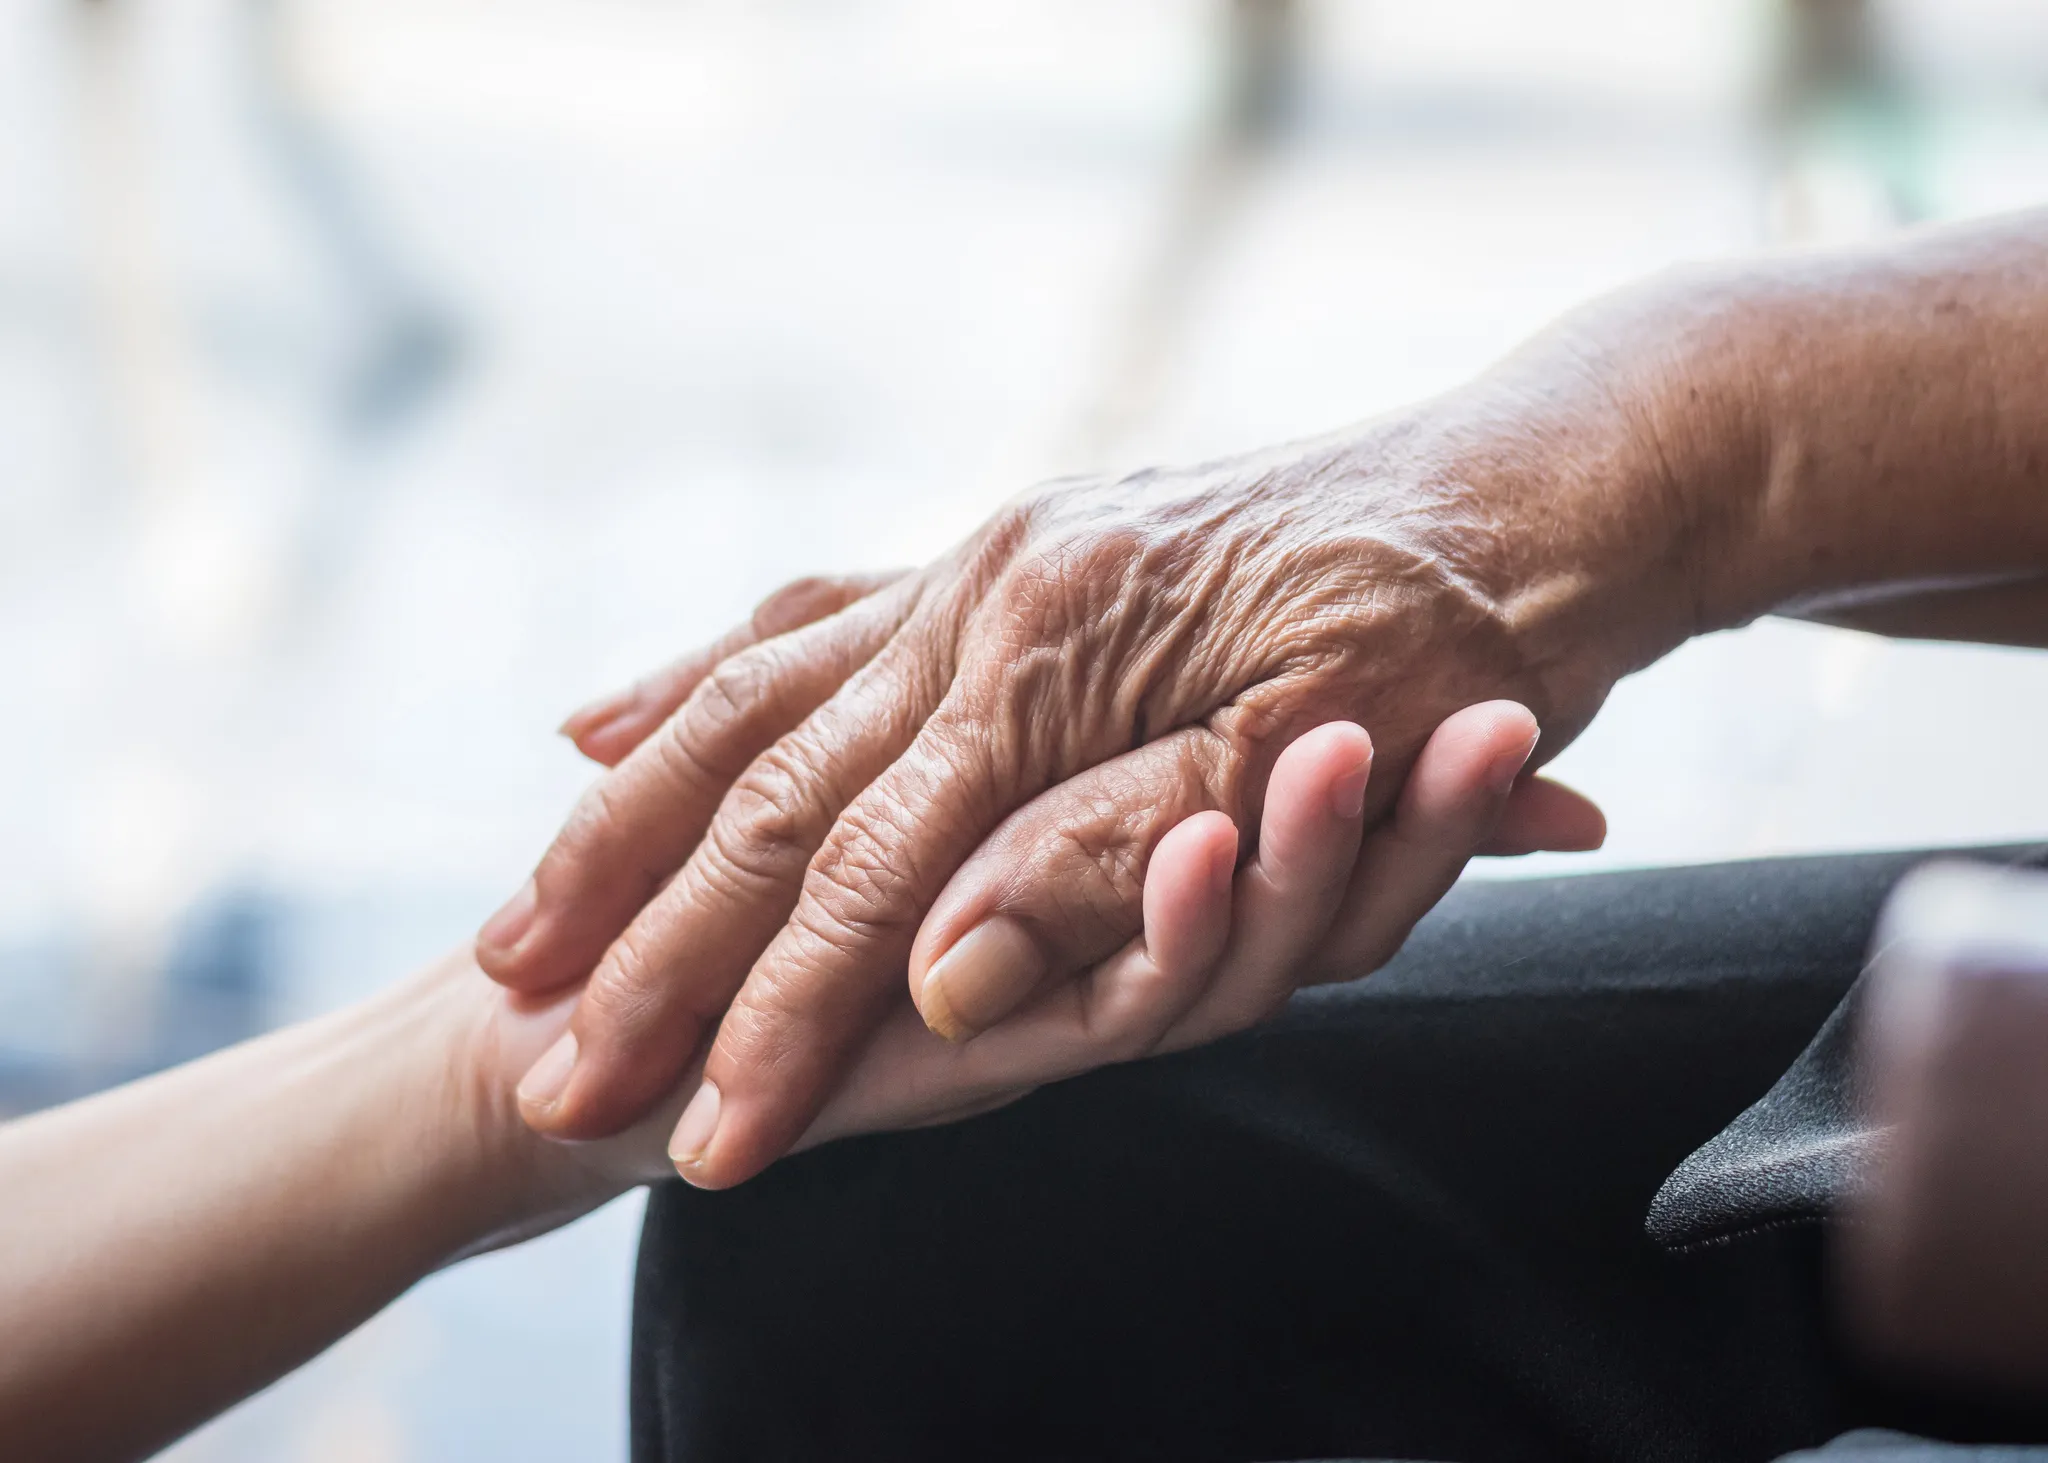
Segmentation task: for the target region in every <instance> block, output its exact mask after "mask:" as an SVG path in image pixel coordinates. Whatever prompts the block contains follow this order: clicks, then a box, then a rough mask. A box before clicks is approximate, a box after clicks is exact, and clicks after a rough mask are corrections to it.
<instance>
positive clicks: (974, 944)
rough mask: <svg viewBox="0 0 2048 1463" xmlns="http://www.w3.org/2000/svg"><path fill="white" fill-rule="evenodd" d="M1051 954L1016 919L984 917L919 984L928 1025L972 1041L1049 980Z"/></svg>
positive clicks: (921, 1008)
mask: <svg viewBox="0 0 2048 1463" xmlns="http://www.w3.org/2000/svg"><path fill="white" fill-rule="evenodd" d="M1045 970H1046V961H1045V953H1044V952H1043V951H1042V950H1040V949H1039V947H1038V942H1037V941H1036V940H1034V939H1032V938H1031V935H1030V933H1029V932H1028V931H1026V930H1025V928H1024V926H1022V925H1021V924H1019V923H1018V922H1017V921H1016V920H1013V919H1008V918H1005V917H1004V916H1002V915H997V916H996V917H995V918H993V919H986V920H983V921H982V922H981V923H980V924H978V925H976V926H975V927H974V928H973V929H971V930H969V931H968V932H967V933H966V934H964V935H962V936H961V937H960V939H959V940H958V941H957V942H956V943H955V944H954V945H953V948H952V949H950V950H948V951H947V952H946V953H945V954H943V955H941V956H940V957H939V958H938V959H937V960H935V961H934V962H932V968H931V969H930V970H928V971H926V972H925V977H924V984H923V985H921V986H920V987H919V988H918V995H917V1009H918V1012H919V1014H921V1015H922V1016H923V1017H924V1024H925V1025H927V1026H929V1027H930V1028H931V1029H932V1030H933V1031H936V1032H937V1033H938V1034H939V1035H940V1036H943V1037H945V1038H946V1040H948V1041H956V1042H957V1041H968V1040H971V1039H972V1038H974V1037H975V1036H978V1035H979V1034H981V1033H982V1032H984V1031H986V1030H988V1028H989V1027H991V1026H993V1025H995V1024H996V1022H998V1021H1000V1020H1002V1019H1003V1017H1005V1016H1007V1015H1009V1014H1010V1012H1012V1011H1014V1010H1015V1009H1016V1008H1017V1006H1018V1004H1019V1003H1020V1002H1021V1001H1023V999H1024V998H1025V997H1026V996H1028V995H1030V994H1031V992H1032V991H1033V990H1035V989H1036V988H1037V986H1038V982H1039V981H1040V980H1041V979H1043V978H1044V976H1045Z"/></svg>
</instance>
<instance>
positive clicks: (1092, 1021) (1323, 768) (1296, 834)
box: [802, 723, 1371, 1146]
mask: <svg viewBox="0 0 2048 1463" xmlns="http://www.w3.org/2000/svg"><path fill="white" fill-rule="evenodd" d="M1134 755H1135V754H1134ZM1370 758H1371V741H1370V739H1369V738H1367V737H1366V735H1365V733H1364V732H1363V731H1362V730H1361V729H1360V728H1358V727H1356V726H1351V725H1348V724H1342V723H1339V724H1333V725H1330V726H1325V727H1320V728H1317V729H1316V730H1314V731H1311V732H1309V733H1308V734H1307V735H1305V736H1303V737H1301V738H1299V739H1298V740H1297V741H1295V742H1294V743H1292V744H1291V745H1290V746H1289V747H1287V748H1286V749H1285V750H1284V751H1283V752H1282V754H1281V756H1280V758H1279V759H1278V761H1277V762H1276V763H1275V765H1274V769H1273V774H1272V777H1271V779H1270V781H1269V782H1268V784H1267V787H1266V790H1265V811H1264V814H1263V817H1262V820H1261V832H1260V847H1259V853H1258V855H1257V856H1256V857H1255V858H1253V859H1252V860H1251V861H1250V862H1249V863H1247V865H1246V866H1245V868H1244V870H1243V871H1241V872H1239V871H1237V870H1236V868H1235V865H1236V853H1237V833H1236V829H1235V827H1234V825H1233V824H1232V823H1231V821H1230V819H1229V818H1227V817H1226V816H1225V815H1223V814H1222V813H1220V812H1202V813H1196V814H1195V815H1193V816H1192V817H1189V818H1187V819H1185V820H1184V821H1182V822H1180V823H1178V824H1176V825H1175V826H1173V827H1172V828H1170V829H1168V830H1167V831H1166V832H1165V833H1164V834H1163V835H1162V836H1161V837H1160V839H1159V841H1158V844H1157V846H1156V847H1155V848H1154V849H1153V850H1152V856H1151V858H1150V860H1149V862H1148V863H1147V864H1146V868H1145V875H1144V892H1143V906H1144V931H1143V934H1142V936H1141V937H1140V938H1137V939H1134V940H1132V941H1130V942H1129V943H1128V944H1127V945H1126V946H1125V947H1124V948H1123V949H1122V950H1120V951H1119V952H1118V953H1116V954H1115V955H1113V956H1111V957H1110V958H1109V959H1108V960H1107V961H1104V962H1103V963H1102V964H1100V965H1098V966H1097V967H1096V968H1095V969H1093V970H1092V971H1089V972H1086V973H1084V974H1083V975H1081V976H1080V977H1078V978H1076V979H1073V980H1067V981H1061V982H1059V983H1058V984H1056V985H1054V986H1053V987H1051V988H1050V989H1047V990H1042V991H1040V992H1038V993H1037V994H1036V995H1034V996H1033V997H1032V998H1031V999H1030V1000H1028V1001H1027V1002H1026V1003H1025V1004H1024V1005H1023V1006H1022V1007H1021V1008H1019V1009H1017V1010H1016V1011H1014V1012H1013V1013H1012V1014H1010V1015H1009V1016H1008V1017H1007V1018H1006V1019H1004V1020H1002V1021H1000V1022H999V1023H997V1024H995V1025H993V1026H991V1027H990V1028H989V1029H988V1030H986V1031H985V1032H983V1033H982V1034H981V1035H979V1036H978V1037H976V1038H975V1039H974V1040H973V1041H971V1042H967V1043H964V1044H962V1043H945V1042H941V1041H939V1040H938V1039H936V1038H935V1037H934V1035H933V1034H932V1033H930V1032H929V1031H925V1030H919V1029H917V1026H916V1022H915V1018H914V1017H913V1015H912V1013H910V1012H909V1011H907V1010H906V1011H904V1012H903V1013H902V1014H901V1015H900V1016H892V1017H891V1018H890V1019H889V1021H888V1022H887V1023H886V1024H885V1025H884V1027H883V1029H882V1030H881V1031H880V1032H879V1033H878V1034H877V1036H876V1038H875V1040H874V1041H873V1043H871V1044H870V1045H869V1046H868V1047H867V1048H866V1049H865V1051H864V1052H863V1054H862V1057H861V1060H860V1061H859V1062H858V1063H857V1064H856V1065H855V1067H854V1068H853V1070H852V1072H851V1073H850V1075H849V1078H848V1080H847V1082H846V1083H845V1085H844V1086H842V1087H841V1088H839V1089H838V1090H836V1091H835V1092H834V1094H833V1096H832V1099H831V1101H830V1103H828V1104H827V1106H826V1109H825V1111H824V1112H823V1113H822V1114H821V1115H820V1117H819V1119H818V1121H817V1122H816V1123H814V1124H813V1125H812V1127H811V1128H810V1129H809V1130H808V1131H807V1132H806V1134H805V1135H804V1138H803V1140H802V1142H803V1146H808V1145H809V1144H812V1143H816V1142H822V1141H824V1140H826V1139H828V1138H831V1137H836V1136H839V1135H841V1134H844V1133H847V1132H852V1131H857V1130H859V1129H860V1128H862V1127H863V1126H865V1125H870V1124H876V1125H888V1126H898V1125H901V1124H903V1123H905V1122H937V1121H947V1120H950V1119H952V1118H956V1117H961V1116H967V1115H971V1114H972V1113H975V1112H980V1111H985V1110H986V1109H987V1108H988V1107H990V1106H994V1105H998V1104H1000V1103H1002V1102H1004V1101H1007V1100H1010V1099H1013V1098H1015V1097H1017V1096H1019V1095H1021V1094H1023V1093H1024V1092H1028V1091H1029V1090H1031V1089H1032V1088H1033V1087H1036V1086H1038V1085H1041V1084H1043V1083H1046V1082H1051V1081H1055V1080H1058V1079H1060V1078H1063V1077H1068V1076H1072V1075H1074V1074H1076V1073H1079V1072H1083V1071H1087V1070H1090V1069H1092V1068H1095V1067H1099V1066H1102V1065H1104V1064H1106V1063H1109V1062H1118V1061H1127V1060H1130V1059H1132V1058H1135V1057H1140V1056H1144V1055H1146V1054H1147V1053H1149V1052H1151V1051H1153V1050H1155V1049H1157V1048H1158V1046H1159V1045H1160V1043H1161V1039H1162V1038H1163V1037H1165V1036H1167V1034H1168V1033H1169V1032H1170V1031H1172V1030H1173V1029H1174V1028H1175V1026H1176V1024H1177V1022H1178V1021H1179V1020H1180V1018H1181V1017H1182V1016H1183V1015H1184V1014H1185V1013H1186V1012H1187V1011H1188V1010H1189V1009H1190V1008H1191V1007H1194V1006H1196V1005H1197V1004H1198V1003H1200V1002H1201V1001H1202V998H1203V995H1204V992H1205V991H1208V990H1210V989H1211V988H1212V987H1213V986H1214V985H1215V984H1216V983H1217V982H1218V980H1219V977H1222V978H1227V976H1224V975H1223V973H1224V972H1227V971H1231V970H1235V971H1237V972H1240V973H1242V974H1243V975H1244V976H1248V977H1249V980H1241V981H1240V984H1241V985H1247V984H1248V985H1251V986H1255V987H1259V988H1262V989H1266V990H1269V991H1270V990H1271V989H1273V988H1274V987H1276V986H1277V987H1279V988H1280V989H1281V990H1282V991H1283V993H1284V988H1285V984H1286V982H1285V978H1284V977H1285V972H1286V970H1287V969H1288V967H1289V966H1290V965H1291V964H1292V961H1293V959H1294V958H1295V956H1296V954H1297V952H1298V951H1299V950H1302V949H1306V948H1307V947H1309V946H1311V945H1313V944H1314V943H1315V942H1316V941H1317V940H1318V939H1320V938H1321V936H1322V933H1323V931H1324V930H1325V929H1326V928H1327V927H1328V925H1329V922H1330V919H1331V917H1332V915H1333V914H1334V913H1335V911H1336V908H1337V906H1338V904H1339V903H1340V902H1341V901H1342V899H1343V896H1344V891H1345V888H1346V886H1347V882H1348V878H1349V874H1350V871H1351V866H1352V863H1353V861H1354V860H1355V859H1356V858H1357V855H1358V847H1359V833H1360V830H1361V827H1362V822H1363V805H1364V801H1365V798H1364V794H1365V782H1366V776H1367V774H1368V773H1369V771H1370ZM1124 760H1126V761H1129V760H1130V759H1124ZM1155 765H1158V764H1155ZM1056 791H1057V790H1056ZM1048 796H1050V795H1048ZM979 859H980V855H979V854H977V861H978V860H979ZM963 872H965V871H963ZM1233 874H1235V884H1236V889H1235V893H1234V894H1233ZM971 877H972V876H971V875H970V878H971ZM948 896H949V898H954V897H958V889H957V887H949V889H948ZM1233 903H1234V904H1235V909H1234V910H1233ZM1226 952H1227V953H1226ZM1276 972H1278V973H1279V975H1278V978H1276V974H1275V973H1276ZM1266 999H1267V1001H1268V1003H1270V1000H1271V997H1270V996H1268V997H1267V998H1266ZM1240 1004H1242V1003H1241V1002H1240ZM912 1073H915V1074H918V1077H919V1078H920V1079H921V1080H911V1079H910V1077H909V1075H908V1074H912Z"/></svg>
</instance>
